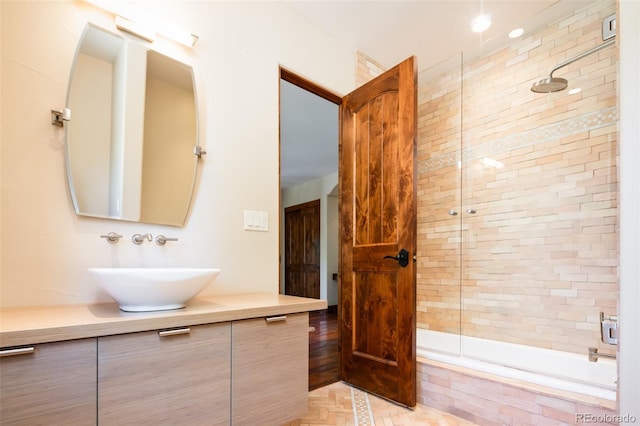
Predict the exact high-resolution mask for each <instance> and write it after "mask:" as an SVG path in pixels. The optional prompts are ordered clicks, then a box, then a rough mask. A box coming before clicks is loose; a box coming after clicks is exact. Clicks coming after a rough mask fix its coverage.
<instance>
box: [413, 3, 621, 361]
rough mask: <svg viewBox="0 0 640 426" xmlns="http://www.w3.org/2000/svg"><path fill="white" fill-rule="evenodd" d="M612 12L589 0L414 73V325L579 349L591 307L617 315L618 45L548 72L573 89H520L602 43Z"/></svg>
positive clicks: (594, 328) (593, 315)
mask: <svg viewBox="0 0 640 426" xmlns="http://www.w3.org/2000/svg"><path fill="white" fill-rule="evenodd" d="M613 13H615V2H613V1H603V2H597V3H595V4H594V6H591V7H589V8H586V9H582V10H578V11H576V12H575V14H574V15H572V16H569V17H567V18H566V19H563V20H560V21H557V22H554V23H551V24H549V25H548V26H547V27H545V28H543V29H541V30H539V31H537V32H535V33H533V34H530V35H528V36H526V38H524V39H522V40H520V41H518V42H513V43H512V44H511V45H510V46H509V47H508V48H504V49H501V50H499V51H496V52H494V53H491V54H488V55H484V56H481V57H479V58H476V59H473V60H469V61H466V62H465V63H464V65H463V66H462V67H461V66H460V65H458V66H457V67H455V68H454V69H453V70H451V71H449V72H447V73H446V74H444V75H440V76H439V77H436V78H424V77H423V76H422V75H421V76H420V78H419V99H418V102H419V112H418V113H419V118H418V200H419V204H418V317H417V322H418V327H420V328H425V329H431V330H436V331H445V332H454V333H458V332H460V331H462V333H463V334H465V335H470V336H474V337H480V338H487V339H494V340H501V341H507V342H511V343H519V344H526V345H532V346H538V347H543V348H550V349H557V350H563V351H569V352H577V353H583V354H584V353H586V350H587V349H586V347H588V346H597V345H598V342H599V341H600V329H599V312H600V311H604V312H605V313H607V314H615V313H616V300H617V295H618V281H617V265H618V211H617V198H618V195H617V182H618V181H617V165H616V155H617V152H616V146H617V110H616V102H617V99H616V76H617V71H616V64H617V49H616V47H615V46H612V47H608V48H606V49H604V50H602V51H600V52H598V53H595V54H593V55H590V56H588V57H586V58H584V59H581V60H579V61H577V62H576V63H574V64H572V65H569V66H567V67H565V68H563V69H562V70H560V71H557V72H556V73H555V74H554V76H555V77H564V78H567V79H568V80H569V84H570V86H569V89H571V88H573V87H581V88H582V91H581V92H580V93H577V94H573V95H571V94H569V93H568V90H565V91H563V92H559V93H553V94H535V93H532V92H531V91H530V90H529V88H530V86H531V83H532V82H533V81H535V80H537V79H542V78H545V77H546V76H548V75H549V72H550V71H551V69H553V68H554V67H555V66H556V65H557V64H559V63H561V62H562V61H564V60H566V59H568V58H571V57H574V56H575V55H577V54H578V53H581V52H583V51H585V50H588V49H590V48H592V47H594V46H596V45H598V44H600V43H601V42H602V40H601V22H602V19H603V18H604V17H606V16H609V15H611V14H613ZM461 62H462V61H461V60H458V63H461ZM461 147H462V148H461ZM460 166H461V169H460ZM467 209H474V210H476V212H477V213H475V214H468V213H466V210H467ZM450 210H455V211H457V212H458V213H459V214H458V215H456V216H453V215H451V214H450ZM461 254H462V256H460V255H461Z"/></svg>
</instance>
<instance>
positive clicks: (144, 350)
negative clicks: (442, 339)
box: [0, 294, 327, 426]
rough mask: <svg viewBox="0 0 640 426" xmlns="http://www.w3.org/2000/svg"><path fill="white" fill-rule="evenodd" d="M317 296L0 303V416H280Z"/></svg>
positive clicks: (299, 387)
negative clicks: (174, 304) (159, 305)
mask: <svg viewBox="0 0 640 426" xmlns="http://www.w3.org/2000/svg"><path fill="white" fill-rule="evenodd" d="M326 305H327V304H326V301H321V300H315V299H305V298H299V297H291V296H282V295H272V294H240V295H227V296H219V297H215V298H211V299H207V298H199V299H195V300H193V301H192V302H191V303H190V304H189V305H187V307H186V308H185V309H181V310H177V311H164V312H146V313H127V312H122V311H120V310H119V309H118V307H117V305H116V304H101V305H87V306H81V305H71V306H55V307H28V308H8V309H2V310H0V347H1V348H2V349H0V351H2V352H0V354H2V357H0V423H1V424H2V425H18V424H20V425H24V424H47V425H58V424H60V425H62V424H65V425H69V424H73V425H96V424H100V425H101V426H102V425H127V424H131V425H140V424H154V425H157V424H189V425H207V426H209V425H252V426H253V425H256V424H260V425H263V426H267V425H275V426H277V425H280V424H282V423H285V422H287V421H290V420H292V419H295V418H297V417H300V416H301V415H303V414H305V413H306V411H307V394H308V390H307V389H308V311H313V310H318V309H325V308H326ZM7 351H10V352H7ZM14 352H15V353H16V354H15V355H11V354H12V353H14Z"/></svg>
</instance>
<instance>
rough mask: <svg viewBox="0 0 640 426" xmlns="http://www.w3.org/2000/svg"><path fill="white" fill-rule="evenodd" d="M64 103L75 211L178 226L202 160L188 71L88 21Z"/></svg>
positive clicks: (190, 73) (68, 160)
mask: <svg viewBox="0 0 640 426" xmlns="http://www.w3.org/2000/svg"><path fill="white" fill-rule="evenodd" d="M67 107H68V108H69V109H70V110H71V120H70V121H69V122H67V123H66V125H65V127H66V166H67V176H68V181H69V189H70V193H71V198H72V201H73V205H74V208H75V211H76V214H78V215H80V216H91V217H98V218H106V219H114V220H126V221H134V222H143V223H154V224H162V225H173V226H183V225H184V223H185V221H186V218H187V215H188V212H189V206H190V204H191V199H192V195H193V189H194V183H195V177H196V173H197V165H198V158H199V155H196V154H195V152H196V149H195V148H196V147H198V116H197V109H196V92H195V84H194V78H193V69H192V68H191V67H190V66H188V65H186V64H183V63H181V62H178V61H176V60H174V59H172V58H169V57H167V56H164V55H162V54H160V53H158V52H155V51H153V50H151V49H149V48H148V47H147V46H145V45H143V44H141V43H138V42H135V41H132V40H131V39H127V38H123V37H120V36H118V35H116V34H113V33H110V32H108V31H106V30H104V29H102V28H99V27H97V26H94V25H93V24H90V23H89V24H87V27H86V28H85V30H84V32H83V35H82V37H81V39H80V42H79V44H78V48H77V50H76V56H75V60H74V64H73V67H72V71H71V77H70V80H69V89H68V94H67ZM198 151H199V150H198Z"/></svg>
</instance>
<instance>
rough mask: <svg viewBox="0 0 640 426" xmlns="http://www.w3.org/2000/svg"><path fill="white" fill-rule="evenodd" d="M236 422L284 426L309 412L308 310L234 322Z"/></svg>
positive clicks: (239, 424)
mask: <svg viewBox="0 0 640 426" xmlns="http://www.w3.org/2000/svg"><path fill="white" fill-rule="evenodd" d="M232 336H233V338H232V344H231V353H232V356H233V364H232V373H231V375H232V378H233V380H232V385H231V401H232V404H231V405H232V412H231V424H232V425H234V426H254V425H280V424H283V423H286V422H287V421H290V420H294V419H296V418H299V417H302V416H303V415H304V414H306V413H307V408H308V407H307V396H308V391H309V314H308V313H307V312H304V313H297V314H291V315H281V316H273V317H266V318H256V319H248V320H242V321H234V322H233V323H232Z"/></svg>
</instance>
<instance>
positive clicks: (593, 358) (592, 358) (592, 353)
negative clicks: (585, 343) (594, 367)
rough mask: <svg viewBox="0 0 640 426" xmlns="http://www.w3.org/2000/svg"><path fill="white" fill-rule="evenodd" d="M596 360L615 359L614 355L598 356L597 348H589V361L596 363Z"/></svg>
mask: <svg viewBox="0 0 640 426" xmlns="http://www.w3.org/2000/svg"><path fill="white" fill-rule="evenodd" d="M598 358H610V359H616V354H599V353H598V348H593V347H590V348H589V361H591V362H598Z"/></svg>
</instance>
